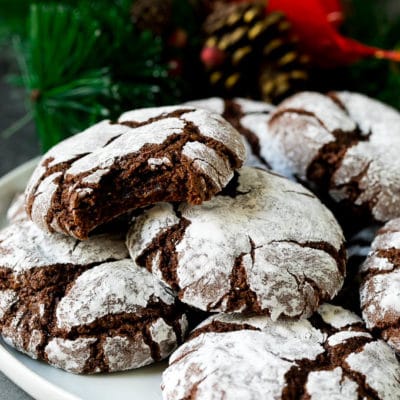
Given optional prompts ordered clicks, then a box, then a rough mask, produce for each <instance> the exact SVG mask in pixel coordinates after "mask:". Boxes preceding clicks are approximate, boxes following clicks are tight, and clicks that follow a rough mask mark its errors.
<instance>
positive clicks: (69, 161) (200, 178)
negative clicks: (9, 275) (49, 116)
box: [26, 106, 246, 239]
mask: <svg viewBox="0 0 400 400" xmlns="http://www.w3.org/2000/svg"><path fill="white" fill-rule="evenodd" d="M245 156H246V154H245V147H244V144H243V140H242V137H241V135H240V134H239V133H238V132H237V131H236V130H235V129H234V128H233V127H232V126H231V125H230V124H229V123H228V122H226V121H225V120H224V119H223V118H222V117H220V116H219V115H217V114H213V113H210V112H209V111H206V110H197V109H194V108H193V107H190V106H171V107H160V108H148V109H141V110H135V111H131V112H127V113H124V114H123V115H121V117H120V118H119V119H118V122H116V123H112V122H110V121H102V122H100V123H98V124H96V125H94V126H92V127H91V128H89V129H87V130H85V131H84V132H82V133H80V134H77V135H75V136H73V137H71V138H69V139H67V140H65V141H63V142H61V143H59V144H58V145H56V146H55V147H53V148H52V149H51V150H49V151H48V152H47V153H46V154H45V155H44V156H43V159H42V160H41V161H40V163H39V166H38V167H37V168H36V170H35V171H34V173H33V175H32V177H31V179H30V182H29V184H28V187H27V189H26V209H27V212H28V215H29V217H30V218H31V219H32V221H34V222H35V223H36V224H37V225H38V226H39V227H40V228H41V229H43V230H46V231H50V232H61V233H64V234H67V235H70V236H73V237H76V238H78V239H85V238H87V236H88V234H89V232H91V231H92V230H93V229H94V228H96V227H97V226H99V225H102V224H104V223H105V222H107V221H109V220H111V219H113V218H115V217H116V216H118V215H121V214H123V213H125V212H126V211H128V210H130V209H136V208H138V207H141V206H146V205H149V204H153V203H156V202H159V201H187V202H188V203H190V204H200V203H201V202H202V201H204V200H208V199H210V198H211V197H212V196H213V195H214V194H215V193H217V192H219V191H221V189H223V188H224V187H225V186H226V184H227V183H228V182H229V180H230V179H231V178H232V176H233V172H234V170H235V169H237V168H239V167H240V166H241V165H242V163H243V161H244V159H245Z"/></svg>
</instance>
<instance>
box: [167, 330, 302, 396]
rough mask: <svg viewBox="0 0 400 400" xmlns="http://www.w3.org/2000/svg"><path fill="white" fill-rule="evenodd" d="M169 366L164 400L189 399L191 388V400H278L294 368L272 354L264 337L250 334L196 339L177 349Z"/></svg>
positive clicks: (291, 364)
mask: <svg viewBox="0 0 400 400" xmlns="http://www.w3.org/2000/svg"><path fill="white" fill-rule="evenodd" d="M228 352H229V353H228ZM182 357H183V360H182V361H179V359H180V358H182ZM177 360H178V361H177ZM249 360H251V367H250V365H249ZM175 361H177V362H176V363H175ZM170 363H171V366H170V367H169V368H167V369H166V370H165V372H164V374H163V398H164V399H168V400H169V399H171V400H172V399H174V400H178V399H184V398H190V397H189V393H190V392H191V389H192V387H195V388H196V391H195V397H193V398H196V399H202V400H216V399H220V398H225V399H244V398H246V399H249V400H257V399H260V398H264V399H267V398H271V399H273V398H278V397H277V396H279V393H281V391H282V389H283V386H284V384H285V373H286V372H287V371H288V370H289V369H290V367H291V366H293V364H294V363H293V362H291V361H286V360H283V359H281V358H280V357H278V356H276V355H275V354H273V353H272V352H271V351H270V350H269V343H268V340H267V339H266V338H265V337H264V335H263V334H262V333H260V332H253V331H243V332H241V331H238V332H228V333H226V334H224V335H219V334H213V333H210V334H208V335H207V337H206V338H204V337H202V336H199V337H197V338H195V339H193V340H191V341H190V342H189V343H187V344H184V345H183V346H181V347H180V348H179V349H178V351H177V352H175V353H174V354H173V356H172V357H171V359H170ZM182 364H183V365H182ZM192 371H193V372H192ZM255 371H257V373H255ZM191 372H192V373H191Z"/></svg>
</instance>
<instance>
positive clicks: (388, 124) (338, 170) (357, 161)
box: [269, 92, 400, 221]
mask: <svg viewBox="0 0 400 400" xmlns="http://www.w3.org/2000/svg"><path fill="white" fill-rule="evenodd" d="M269 129H270V133H271V135H273V136H274V138H275V141H276V142H277V143H278V144H279V146H278V147H279V148H280V150H279V151H278V152H277V153H279V154H280V157H281V158H282V163H283V164H284V163H285V162H286V166H287V168H288V169H290V170H291V172H292V173H293V174H295V175H297V176H298V177H299V178H300V179H302V180H306V181H308V182H309V183H311V184H312V185H315V186H316V188H317V190H320V191H322V192H323V193H327V194H329V195H330V196H331V197H332V199H334V200H335V201H336V202H340V203H342V205H344V206H345V208H346V209H348V210H351V211H352V213H353V215H354V214H356V215H359V214H361V216H363V217H364V220H365V217H370V218H371V217H372V218H371V219H373V220H376V221H387V220H389V219H392V218H395V217H399V216H400V173H399V171H400V157H399V154H400V114H399V113H398V112H397V111H396V110H394V109H393V108H391V107H389V106H387V105H385V104H383V103H380V102H378V101H376V100H373V99H370V98H368V97H366V96H363V95H361V94H358V93H349V92H334V93H330V94H328V95H327V96H325V95H323V94H320V93H313V92H303V93H300V94H297V95H294V96H292V97H290V98H289V99H287V100H285V101H284V102H282V103H281V104H280V105H279V107H278V108H277V109H276V110H275V111H274V112H273V114H272V115H271V118H270V123H269Z"/></svg>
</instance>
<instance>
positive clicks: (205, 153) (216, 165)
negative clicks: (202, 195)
mask: <svg viewBox="0 0 400 400" xmlns="http://www.w3.org/2000/svg"><path fill="white" fill-rule="evenodd" d="M182 155H184V156H185V157H187V158H189V159H190V160H192V165H193V167H194V168H196V169H198V170H200V171H201V172H203V173H204V174H205V175H207V176H208V177H209V178H210V179H211V180H212V181H213V182H214V184H215V185H216V186H218V187H220V188H222V187H224V186H225V179H226V177H229V180H230V179H232V177H233V171H232V170H231V168H230V166H229V163H228V161H227V160H225V159H223V158H222V157H219V156H218V154H217V152H216V151H215V150H213V149H212V148H210V147H208V146H206V145H204V144H203V143H200V142H187V143H186V144H185V146H183V149H182Z"/></svg>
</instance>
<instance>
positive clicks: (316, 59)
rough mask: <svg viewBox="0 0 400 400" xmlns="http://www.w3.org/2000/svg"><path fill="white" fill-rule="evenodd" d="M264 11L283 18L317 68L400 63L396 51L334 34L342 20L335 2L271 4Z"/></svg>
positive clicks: (296, 0) (273, 1)
mask: <svg viewBox="0 0 400 400" xmlns="http://www.w3.org/2000/svg"><path fill="white" fill-rule="evenodd" d="M267 10H268V11H269V12H271V11H282V12H283V13H284V14H285V15H286V18H287V19H288V20H289V21H290V23H291V24H292V28H293V31H294V33H295V34H296V35H297V36H298V38H299V46H301V47H302V50H303V51H304V52H306V53H307V54H308V55H309V56H310V57H311V59H312V61H313V63H314V64H317V65H319V66H323V67H335V66H339V65H348V64H351V63H353V62H355V61H358V60H360V59H362V58H365V57H375V58H386V59H389V60H392V61H400V52H398V51H387V50H381V49H377V48H375V47H370V46H366V45H364V44H362V43H359V42H357V41H356V40H353V39H350V38H347V37H345V36H342V35H341V34H340V33H339V32H338V31H337V28H338V26H339V25H340V23H341V21H342V20H343V10H342V7H341V4H340V1H338V0H270V1H269V2H268V5H267Z"/></svg>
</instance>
